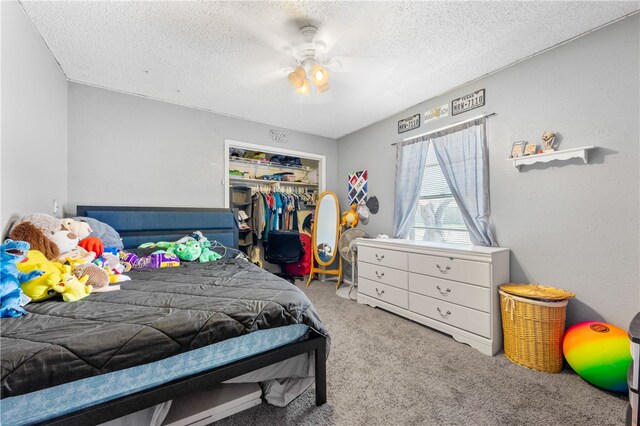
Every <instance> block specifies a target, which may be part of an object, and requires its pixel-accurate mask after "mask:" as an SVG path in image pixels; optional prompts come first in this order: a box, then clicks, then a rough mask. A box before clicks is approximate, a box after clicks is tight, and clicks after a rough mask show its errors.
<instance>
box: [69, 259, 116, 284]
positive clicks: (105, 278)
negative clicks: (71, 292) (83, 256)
mask: <svg viewBox="0 0 640 426" xmlns="http://www.w3.org/2000/svg"><path fill="white" fill-rule="evenodd" d="M74 262H75V261H74ZM71 270H72V272H73V275H75V276H76V277H78V278H82V277H87V280H86V284H89V285H91V287H93V289H94V290H100V289H101V288H104V287H106V286H108V285H109V283H110V282H111V280H110V279H109V273H108V272H107V271H105V270H104V269H103V268H101V267H100V266H98V265H94V264H93V263H76V264H72V266H71Z"/></svg>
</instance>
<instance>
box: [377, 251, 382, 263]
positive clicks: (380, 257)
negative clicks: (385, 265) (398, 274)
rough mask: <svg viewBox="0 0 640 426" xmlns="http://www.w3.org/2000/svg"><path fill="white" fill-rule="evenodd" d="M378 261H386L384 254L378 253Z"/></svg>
mask: <svg viewBox="0 0 640 426" xmlns="http://www.w3.org/2000/svg"><path fill="white" fill-rule="evenodd" d="M376 259H378V262H379V261H381V260H382V259H384V254H378V253H376Z"/></svg>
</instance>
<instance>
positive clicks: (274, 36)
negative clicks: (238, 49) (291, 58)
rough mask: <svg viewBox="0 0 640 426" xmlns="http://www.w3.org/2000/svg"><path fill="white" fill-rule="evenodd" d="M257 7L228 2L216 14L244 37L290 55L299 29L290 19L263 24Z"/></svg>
mask: <svg viewBox="0 0 640 426" xmlns="http://www.w3.org/2000/svg"><path fill="white" fill-rule="evenodd" d="M259 5H260V4H259V3H252V2H249V3H248V4H245V3H243V2H230V3H229V4H228V7H223V8H221V9H220V10H219V11H218V14H220V15H222V17H223V19H225V20H226V21H227V22H229V24H230V26H231V27H232V28H234V29H239V30H240V31H241V32H242V33H244V34H245V36H249V37H251V38H255V39H258V40H261V41H262V42H264V43H265V44H266V45H268V46H270V47H271V48H273V49H274V50H276V51H277V52H280V53H282V54H285V55H291V51H292V41H293V40H295V37H296V36H297V34H298V31H299V29H300V27H298V25H297V24H296V23H295V21H294V20H291V19H289V20H286V21H284V22H279V23H278V24H274V23H271V22H265V21H264V19H261V18H260V15H259V10H260V7H259Z"/></svg>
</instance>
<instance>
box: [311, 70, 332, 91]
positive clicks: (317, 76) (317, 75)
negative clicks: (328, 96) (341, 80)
mask: <svg viewBox="0 0 640 426" xmlns="http://www.w3.org/2000/svg"><path fill="white" fill-rule="evenodd" d="M311 78H312V79H313V84H315V85H316V86H317V87H320V86H323V85H325V84H327V82H328V81H329V72H328V71H327V70H326V69H324V68H322V67H321V66H320V65H317V64H316V65H314V66H313V67H312V68H311ZM325 90H326V89H325Z"/></svg>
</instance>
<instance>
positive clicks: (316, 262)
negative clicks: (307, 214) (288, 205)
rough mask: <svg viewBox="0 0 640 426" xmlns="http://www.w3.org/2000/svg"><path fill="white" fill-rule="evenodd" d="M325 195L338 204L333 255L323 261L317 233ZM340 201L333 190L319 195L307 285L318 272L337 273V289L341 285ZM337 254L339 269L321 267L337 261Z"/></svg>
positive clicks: (312, 233) (314, 219) (312, 234)
mask: <svg viewBox="0 0 640 426" xmlns="http://www.w3.org/2000/svg"><path fill="white" fill-rule="evenodd" d="M324 197H333V199H334V201H335V205H336V234H335V235H336V238H335V241H334V243H333V255H332V256H331V259H329V261H323V260H322V259H320V256H319V255H318V244H317V233H318V223H319V221H318V218H319V213H320V205H321V204H322V199H323V198H324ZM340 229H341V228H340V203H339V202H338V196H337V195H336V194H335V193H334V192H331V191H325V192H323V193H322V194H320V195H319V196H318V200H317V201H316V210H315V215H314V218H313V229H312V231H311V246H312V247H313V256H312V258H311V270H310V272H309V280H308V281H307V287H309V285H310V284H311V281H313V277H314V276H315V275H316V274H326V275H337V276H338V283H337V284H336V289H337V288H338V287H340V280H341V278H342V256H341V255H340V253H338V241H340ZM336 256H337V257H338V269H321V268H319V266H330V265H331V264H332V263H334V262H335V260H336Z"/></svg>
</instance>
